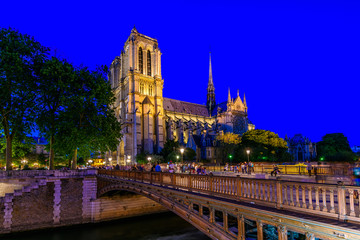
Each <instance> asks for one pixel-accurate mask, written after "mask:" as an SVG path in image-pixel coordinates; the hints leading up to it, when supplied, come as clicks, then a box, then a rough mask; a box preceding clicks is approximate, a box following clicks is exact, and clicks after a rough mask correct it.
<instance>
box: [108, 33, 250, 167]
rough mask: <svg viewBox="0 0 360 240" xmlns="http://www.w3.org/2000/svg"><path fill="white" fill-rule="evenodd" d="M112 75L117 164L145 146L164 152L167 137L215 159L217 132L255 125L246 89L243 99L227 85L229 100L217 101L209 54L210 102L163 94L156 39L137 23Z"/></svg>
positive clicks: (129, 159)
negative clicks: (141, 30) (118, 136)
mask: <svg viewBox="0 0 360 240" xmlns="http://www.w3.org/2000/svg"><path fill="white" fill-rule="evenodd" d="M109 81H110V83H111V87H112V89H113V91H114V93H115V96H116V103H115V108H116V114H117V116H118V119H119V121H120V122H121V123H123V129H122V131H123V138H122V140H121V142H120V145H119V147H118V150H117V152H113V153H110V155H108V156H109V157H111V158H112V159H113V160H116V162H117V163H119V164H123V165H124V164H126V162H128V163H129V162H134V160H135V156H136V155H137V154H139V153H141V152H146V153H149V154H157V153H160V151H161V149H162V148H163V146H164V143H165V142H166V141H167V140H169V139H172V140H175V141H179V143H180V144H181V145H183V146H186V147H189V148H192V149H194V150H195V152H196V154H197V157H196V158H197V160H200V159H207V160H212V161H216V159H215V158H216V146H217V143H216V136H217V135H218V134H224V133H226V132H231V133H237V134H242V133H244V132H246V131H248V130H251V129H254V128H255V126H254V125H253V124H251V123H250V122H249V120H248V115H247V111H248V107H247V104H246V99H245V94H244V98H243V99H241V98H240V96H239V92H238V94H237V97H236V98H235V99H233V98H231V95H230V89H229V93H228V99H227V101H225V102H221V103H217V102H216V100H215V87H214V83H213V76H212V70H211V56H210V62H209V81H208V87H207V92H208V93H207V104H206V105H201V104H196V103H189V102H183V101H179V100H175V99H171V98H166V97H163V85H164V80H163V79H162V76H161V51H160V48H159V46H158V41H157V40H156V39H153V38H151V37H148V36H145V35H143V34H141V33H139V32H138V31H137V30H136V28H135V27H134V28H133V29H132V30H131V34H130V36H129V37H128V39H127V41H126V42H125V44H124V49H123V50H122V51H121V54H120V56H117V57H116V58H115V59H114V60H113V62H112V63H111V66H110V72H109Z"/></svg>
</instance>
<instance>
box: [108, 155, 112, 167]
mask: <svg viewBox="0 0 360 240" xmlns="http://www.w3.org/2000/svg"><path fill="white" fill-rule="evenodd" d="M108 160H109V161H108V162H109V165H110V166H111V161H112V158H111V157H109V158H108Z"/></svg>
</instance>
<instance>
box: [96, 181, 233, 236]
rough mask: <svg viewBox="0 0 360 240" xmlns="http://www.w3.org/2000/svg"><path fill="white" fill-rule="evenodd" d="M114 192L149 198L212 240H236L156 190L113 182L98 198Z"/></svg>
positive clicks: (186, 206)
mask: <svg viewBox="0 0 360 240" xmlns="http://www.w3.org/2000/svg"><path fill="white" fill-rule="evenodd" d="M100 181H101V180H100ZM112 191H128V192H132V193H136V194H139V195H142V196H144V197H146V198H149V199H151V200H153V201H154V202H156V203H159V204H160V205H162V206H163V207H165V208H166V209H168V210H169V211H171V212H173V213H175V214H176V215H177V216H179V217H181V218H182V219H184V220H185V221H187V222H188V223H190V224H191V225H192V226H194V227H196V228H197V229H198V230H200V231H201V232H203V233H204V234H206V235H207V236H209V237H210V238H212V239H219V240H220V239H224V240H225V239H235V238H234V236H231V235H230V234H229V233H227V232H226V231H224V230H223V229H222V228H221V226H218V225H213V224H212V225H209V221H208V220H207V219H205V218H202V217H200V216H199V215H198V214H196V213H195V212H194V211H191V210H189V206H188V205H186V204H185V203H184V202H182V201H174V200H173V199H170V198H169V195H167V194H165V193H164V192H158V191H156V189H154V188H151V187H142V186H139V185H137V184H130V183H128V182H123V183H119V182H111V184H108V185H107V186H104V187H101V188H99V189H98V196H97V197H98V198H100V197H101V196H104V195H105V194H106V193H108V192H112Z"/></svg>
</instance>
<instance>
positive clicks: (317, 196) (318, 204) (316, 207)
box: [315, 187, 320, 210]
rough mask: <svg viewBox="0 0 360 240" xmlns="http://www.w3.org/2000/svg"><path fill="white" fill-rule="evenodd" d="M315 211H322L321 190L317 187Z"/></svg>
mask: <svg viewBox="0 0 360 240" xmlns="http://www.w3.org/2000/svg"><path fill="white" fill-rule="evenodd" d="M315 210H320V203H319V188H318V187H315Z"/></svg>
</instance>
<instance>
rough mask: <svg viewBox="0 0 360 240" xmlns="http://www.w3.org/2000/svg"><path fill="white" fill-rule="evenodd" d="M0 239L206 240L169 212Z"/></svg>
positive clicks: (198, 232) (206, 238) (190, 226)
mask: <svg viewBox="0 0 360 240" xmlns="http://www.w3.org/2000/svg"><path fill="white" fill-rule="evenodd" d="M1 239H2V240H7V239H8V240H120V239H121V240H177V239H186V240H209V239H210V238H208V237H207V236H206V235H205V234H203V233H202V232H200V231H198V230H197V229H196V228H194V227H193V226H192V225H190V224H189V223H187V222H186V221H185V220H183V219H181V218H180V217H178V216H176V215H175V214H173V213H170V212H168V213H161V214H153V215H148V216H142V217H136V218H130V219H122V220H118V221H112V222H106V223H101V224H88V225H83V226H78V227H71V228H62V229H52V230H46V231H41V232H30V233H29V232H28V233H22V234H16V235H11V236H6V237H1Z"/></svg>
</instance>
